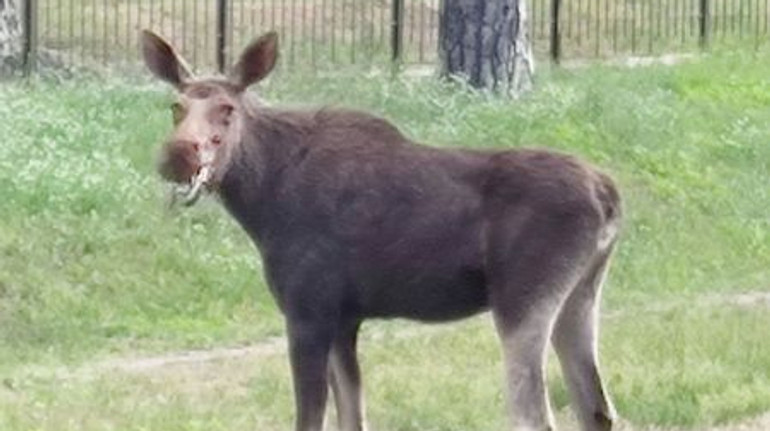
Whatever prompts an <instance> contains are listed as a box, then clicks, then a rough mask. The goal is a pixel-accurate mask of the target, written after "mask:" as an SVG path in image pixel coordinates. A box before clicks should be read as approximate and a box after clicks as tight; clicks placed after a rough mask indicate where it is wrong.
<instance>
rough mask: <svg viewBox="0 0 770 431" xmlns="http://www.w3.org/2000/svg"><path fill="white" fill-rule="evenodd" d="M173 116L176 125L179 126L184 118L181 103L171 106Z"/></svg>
mask: <svg viewBox="0 0 770 431" xmlns="http://www.w3.org/2000/svg"><path fill="white" fill-rule="evenodd" d="M171 115H172V116H173V118H174V124H179V123H180V122H182V119H183V118H184V106H182V104H181V103H172V104H171Z"/></svg>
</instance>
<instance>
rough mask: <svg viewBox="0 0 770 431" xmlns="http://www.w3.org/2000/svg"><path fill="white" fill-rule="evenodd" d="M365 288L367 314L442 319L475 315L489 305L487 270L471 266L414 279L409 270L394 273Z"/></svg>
mask: <svg viewBox="0 0 770 431" xmlns="http://www.w3.org/2000/svg"><path fill="white" fill-rule="evenodd" d="M364 290H365V291H364V292H362V293H363V294H362V304H361V305H362V307H361V309H362V314H363V315H364V316H365V317H384V318H390V317H403V318H409V319H415V320H422V321H436V322H440V321H446V320H455V319H460V318H463V317H467V316H471V315H473V314H476V313H478V312H481V311H484V310H485V309H486V308H487V304H488V299H487V289H486V285H485V282H484V276H483V273H482V272H481V271H480V270H475V269H470V268H468V269H457V270H455V271H454V272H450V273H435V274H425V273H420V274H414V275H413V278H412V279H409V274H406V273H404V274H393V275H392V276H391V277H388V280H385V282H384V283H373V284H370V285H368V286H365V289H364Z"/></svg>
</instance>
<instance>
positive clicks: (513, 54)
mask: <svg viewBox="0 0 770 431" xmlns="http://www.w3.org/2000/svg"><path fill="white" fill-rule="evenodd" d="M440 25H441V35H440V47H439V57H440V59H441V72H442V75H444V76H459V77H461V78H463V79H464V80H466V81H467V82H468V83H469V84H470V85H471V86H473V87H475V88H480V89H488V90H491V91H493V92H496V93H500V94H506V95H510V96H513V97H516V96H518V95H519V94H521V93H523V92H525V91H527V90H529V89H530V88H531V87H532V76H533V74H534V71H535V63H534V58H533V55H532V48H531V40H530V34H529V21H528V15H527V9H526V1H525V0H445V2H444V7H443V9H442V12H441V23H440Z"/></svg>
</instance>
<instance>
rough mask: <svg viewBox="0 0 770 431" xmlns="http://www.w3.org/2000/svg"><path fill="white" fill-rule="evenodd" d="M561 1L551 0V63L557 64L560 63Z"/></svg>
mask: <svg viewBox="0 0 770 431" xmlns="http://www.w3.org/2000/svg"><path fill="white" fill-rule="evenodd" d="M560 19H561V0H551V45H550V53H551V61H552V62H553V63H554V64H559V62H560V61H561V28H560V26H559V21H560Z"/></svg>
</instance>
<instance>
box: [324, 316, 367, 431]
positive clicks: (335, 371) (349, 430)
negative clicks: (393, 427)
mask: <svg viewBox="0 0 770 431" xmlns="http://www.w3.org/2000/svg"><path fill="white" fill-rule="evenodd" d="M359 326H360V325H359V323H358V322H353V323H350V324H348V325H345V326H343V328H342V330H341V331H339V333H338V334H337V337H336V338H335V339H334V342H333V344H332V349H331V354H330V355H329V377H330V383H331V387H332V390H333V391H334V399H335V402H336V405H337V418H338V421H339V429H340V431H365V430H366V420H365V418H364V411H363V410H364V406H363V395H362V391H361V370H360V368H359V366H358V359H357V358H356V340H357V338H358V328H359Z"/></svg>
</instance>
